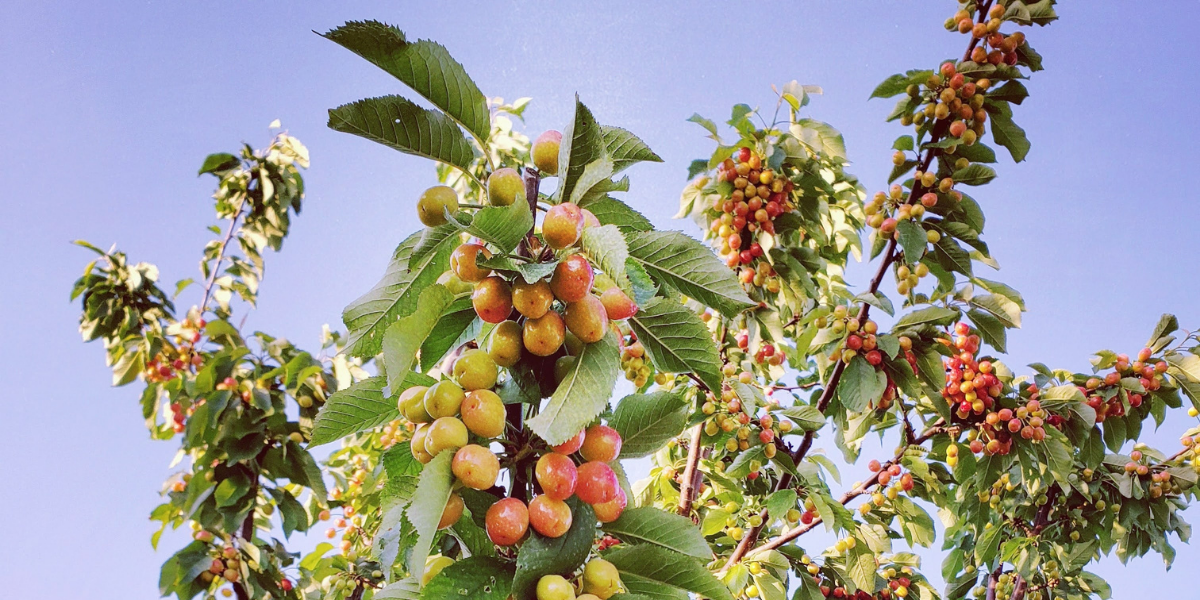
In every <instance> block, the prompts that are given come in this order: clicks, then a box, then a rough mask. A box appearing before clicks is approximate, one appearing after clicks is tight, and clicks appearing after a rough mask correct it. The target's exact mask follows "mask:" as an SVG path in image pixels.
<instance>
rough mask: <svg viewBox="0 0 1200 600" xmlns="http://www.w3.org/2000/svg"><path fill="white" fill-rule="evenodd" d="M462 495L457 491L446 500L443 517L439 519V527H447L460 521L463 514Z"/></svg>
mask: <svg viewBox="0 0 1200 600" xmlns="http://www.w3.org/2000/svg"><path fill="white" fill-rule="evenodd" d="M464 506H465V505H464V504H463V499H462V496H459V495H458V494H457V493H451V494H450V499H449V500H447V501H446V508H445V509H443V510H442V518H441V519H440V520H438V529H446V528H447V527H450V526H451V525H453V524H455V523H457V522H458V520H459V519H460V518H461V517H462V515H463V507H464Z"/></svg>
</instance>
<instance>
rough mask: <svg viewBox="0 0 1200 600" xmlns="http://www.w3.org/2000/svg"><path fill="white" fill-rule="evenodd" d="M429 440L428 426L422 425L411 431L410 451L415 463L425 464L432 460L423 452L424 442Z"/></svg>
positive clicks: (427, 453) (431, 457)
mask: <svg viewBox="0 0 1200 600" xmlns="http://www.w3.org/2000/svg"><path fill="white" fill-rule="evenodd" d="M428 438H429V425H428V424H425V423H422V424H420V425H417V428H416V429H415V430H413V436H412V440H411V447H410V450H411V451H412V455H413V458H415V459H417V462H419V463H421V464H426V463H428V462H429V461H431V460H433V455H432V454H430V453H429V452H427V451H426V450H425V442H426V441H427V440H428Z"/></svg>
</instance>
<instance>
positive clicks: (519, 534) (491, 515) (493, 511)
mask: <svg viewBox="0 0 1200 600" xmlns="http://www.w3.org/2000/svg"><path fill="white" fill-rule="evenodd" d="M484 528H485V529H486V530H487V534H488V539H490V540H492V543H493V544H496V545H497V546H511V545H513V544H515V543H517V542H519V541H521V538H523V537H525V532H526V531H528V530H529V509H528V508H526V507H525V503H524V502H521V501H520V500H519V499H517V498H504V499H502V500H499V501H497V502H496V503H495V504H493V505H491V506H490V507H489V508H488V510H487V514H486V516H485V517H484Z"/></svg>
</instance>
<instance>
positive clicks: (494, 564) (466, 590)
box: [421, 556, 515, 600]
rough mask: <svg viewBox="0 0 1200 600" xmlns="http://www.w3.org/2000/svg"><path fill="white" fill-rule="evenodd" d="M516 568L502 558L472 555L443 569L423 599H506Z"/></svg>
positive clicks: (429, 585)
mask: <svg viewBox="0 0 1200 600" xmlns="http://www.w3.org/2000/svg"><path fill="white" fill-rule="evenodd" d="M514 573H515V567H514V566H513V564H512V563H506V562H504V561H502V560H500V559H498V558H489V557H485V556H472V557H470V558H464V559H462V560H459V561H457V562H455V563H454V564H452V565H449V566H447V567H446V568H445V569H442V571H441V572H440V573H438V574H437V575H435V576H434V577H433V579H430V580H429V584H428V585H426V586H425V589H423V590H421V600H462V599H464V598H471V599H472V600H505V599H506V598H508V596H509V594H510V593H512V580H513V574H514Z"/></svg>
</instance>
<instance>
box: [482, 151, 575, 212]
mask: <svg viewBox="0 0 1200 600" xmlns="http://www.w3.org/2000/svg"><path fill="white" fill-rule="evenodd" d="M557 158H558V155H557V154H556V155H555V162H557ZM487 191H488V202H490V203H491V204H492V206H508V205H510V204H512V203H513V202H516V200H517V198H521V197H524V196H525V182H524V181H522V180H521V174H520V173H518V172H517V170H516V169H513V168H510V167H503V168H500V169H496V170H495V172H493V173H492V174H491V175H489V176H488V180H487Z"/></svg>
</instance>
